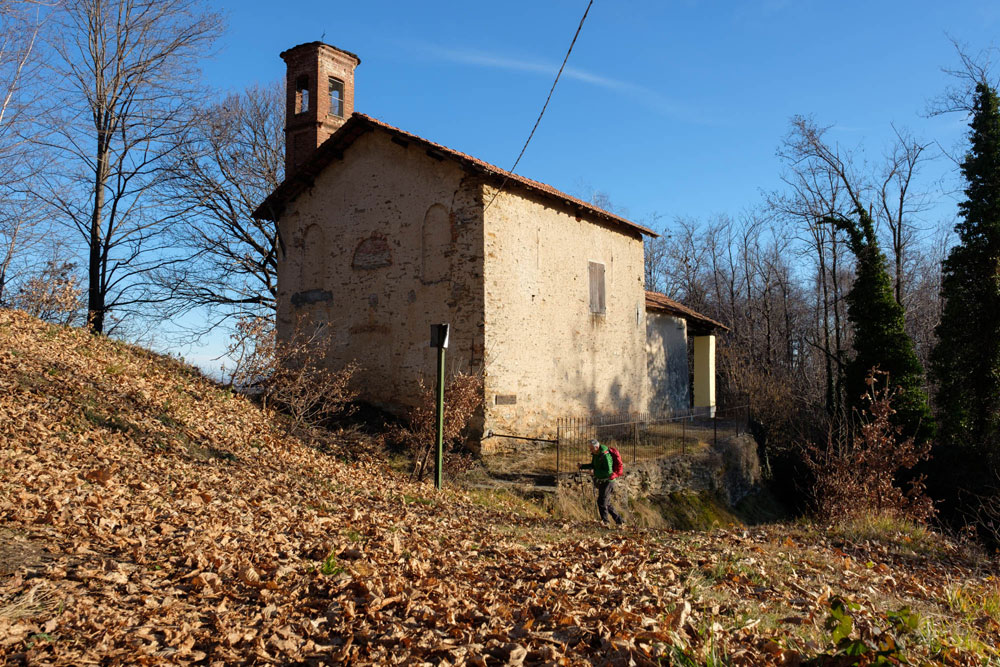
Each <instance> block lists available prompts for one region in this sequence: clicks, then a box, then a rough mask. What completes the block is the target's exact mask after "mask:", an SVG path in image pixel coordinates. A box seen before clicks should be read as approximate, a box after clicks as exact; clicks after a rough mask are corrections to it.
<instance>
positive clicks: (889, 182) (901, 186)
mask: <svg viewBox="0 0 1000 667" xmlns="http://www.w3.org/2000/svg"><path fill="white" fill-rule="evenodd" d="M892 129H893V132H895V134H896V141H895V143H894V144H893V146H892V149H891V150H890V152H889V153H888V155H886V161H885V166H884V167H883V170H882V177H881V179H880V181H881V182H880V184H879V191H878V204H877V206H878V212H877V213H876V215H875V219H876V220H877V221H878V222H881V223H884V225H885V227H886V228H887V229H888V235H889V239H888V240H889V243H888V247H889V253H890V261H891V262H892V267H893V283H894V285H893V287H894V291H895V295H896V303H898V304H899V305H901V306H902V305H905V304H904V303H903V287H904V284H905V282H906V278H905V271H904V264H905V263H906V262H907V261H909V260H911V259H916V258H911V257H910V256H909V255H910V251H911V248H912V247H913V246H914V245H915V244H916V243H917V242H918V241H919V239H918V238H917V237H918V234H919V232H920V229H919V227H918V225H917V217H918V216H919V215H920V214H921V213H922V212H924V211H926V210H927V209H928V208H930V204H931V202H930V199H929V197H928V196H927V193H926V192H918V191H916V190H914V185H915V179H916V178H917V176H918V174H919V171H920V166H921V165H922V164H923V163H924V162H926V161H927V160H928V159H930V158H929V157H928V154H927V149H928V147H929V146H930V145H931V144H930V143H926V142H920V141H917V140H916V139H914V138H913V136H912V135H910V134H909V132H907V131H906V130H902V131H901V130H899V129H898V128H896V126H895V125H894V126H893V128H892Z"/></svg>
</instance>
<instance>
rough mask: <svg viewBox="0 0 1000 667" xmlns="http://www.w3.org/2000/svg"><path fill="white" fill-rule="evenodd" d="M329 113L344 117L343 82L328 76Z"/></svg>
mask: <svg viewBox="0 0 1000 667" xmlns="http://www.w3.org/2000/svg"><path fill="white" fill-rule="evenodd" d="M330 115H331V116H336V117H337V118H343V117H344V82H343V81H341V80H340V79H334V78H333V77H332V76H331V77H330Z"/></svg>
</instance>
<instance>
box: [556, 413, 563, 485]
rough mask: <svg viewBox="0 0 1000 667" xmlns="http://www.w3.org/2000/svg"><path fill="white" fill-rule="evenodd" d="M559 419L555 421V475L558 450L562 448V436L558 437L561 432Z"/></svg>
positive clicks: (557, 468) (557, 465) (557, 473)
mask: <svg viewBox="0 0 1000 667" xmlns="http://www.w3.org/2000/svg"><path fill="white" fill-rule="evenodd" d="M561 421H562V420H561V419H560V420H559V421H557V422H556V476H558V475H559V450H560V449H562V438H561V437H560V435H561V433H562V425H561V424H560V422H561Z"/></svg>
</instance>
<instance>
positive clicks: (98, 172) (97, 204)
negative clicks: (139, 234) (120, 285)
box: [87, 131, 108, 334]
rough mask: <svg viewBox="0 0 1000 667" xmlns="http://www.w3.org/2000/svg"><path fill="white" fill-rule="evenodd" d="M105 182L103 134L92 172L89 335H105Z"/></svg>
mask: <svg viewBox="0 0 1000 667" xmlns="http://www.w3.org/2000/svg"><path fill="white" fill-rule="evenodd" d="M107 179H108V148H107V141H106V134H105V132H103V131H101V132H98V135H97V168H96V169H95V170H94V211H93V213H92V214H91V217H90V258H89V264H88V272H87V273H88V285H87V325H88V326H89V327H90V331H91V333H95V334H100V333H104V297H105V294H104V280H103V277H104V266H103V264H104V262H103V258H104V253H103V252H102V250H103V244H102V243H101V221H102V213H103V210H104V188H105V185H106V184H107Z"/></svg>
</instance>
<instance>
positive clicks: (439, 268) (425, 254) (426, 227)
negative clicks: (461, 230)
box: [420, 204, 451, 283]
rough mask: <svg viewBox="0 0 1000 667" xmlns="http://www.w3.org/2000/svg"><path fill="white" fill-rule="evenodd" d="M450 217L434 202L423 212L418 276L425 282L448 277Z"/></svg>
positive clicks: (449, 263) (446, 211) (443, 208)
mask: <svg viewBox="0 0 1000 667" xmlns="http://www.w3.org/2000/svg"><path fill="white" fill-rule="evenodd" d="M450 249H451V219H450V216H449V215H448V209H446V208H445V207H444V206H442V205H441V204H434V205H433V206H431V207H430V208H429V209H427V213H425V214H424V224H423V227H422V228H421V235H420V250H421V264H420V278H421V279H422V280H423V281H424V282H425V283H436V282H438V281H440V280H444V279H445V278H447V277H448V272H449V269H450V268H451V260H450V259H449V257H448V250H450Z"/></svg>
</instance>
